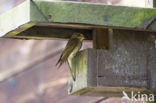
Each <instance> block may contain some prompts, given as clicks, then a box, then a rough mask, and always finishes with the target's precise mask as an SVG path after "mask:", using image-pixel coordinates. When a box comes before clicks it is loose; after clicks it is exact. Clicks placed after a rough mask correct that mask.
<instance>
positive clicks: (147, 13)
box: [0, 0, 156, 40]
mask: <svg viewBox="0 0 156 103" xmlns="http://www.w3.org/2000/svg"><path fill="white" fill-rule="evenodd" d="M121 10H122V12H121ZM15 13H16V16H14V14H15ZM125 15H126V18H125ZM155 15H156V9H149V8H134V7H123V6H110V5H102V4H92V3H74V2H52V1H44V0H39V1H29V0H28V1H25V2H24V3H22V4H20V5H19V6H17V7H15V8H13V9H12V10H11V11H8V12H7V13H4V14H2V15H1V16H0V22H1V24H0V36H1V37H2V36H5V37H15V38H18V37H19V38H28V39H29V38H30V39H47V37H46V36H47V35H38V36H33V37H32V36H30V34H24V36H23V34H22V35H20V33H21V32H23V31H26V30H27V31H28V32H30V31H29V28H31V27H33V26H44V25H46V27H51V28H53V27H54V26H56V27H58V26H61V24H63V25H64V26H65V27H67V28H69V27H70V29H73V28H75V30H76V29H77V30H79V29H80V28H82V29H83V28H84V29H85V30H86V29H87V28H89V29H94V28H96V27H99V26H100V28H110V27H111V28H119V29H131V30H141V31H152V32H155V31H156V26H155V24H156V23H155ZM13 16H14V18H11V17H13ZM41 24H42V25H41ZM50 24H52V25H50ZM74 25H76V26H74ZM72 26H74V27H72ZM30 30H31V29H30ZM39 30H40V29H39ZM59 30H60V28H58V31H59ZM65 31H66V30H65ZM39 32H40V31H39ZM66 32H68V31H66ZM30 33H31V32H30ZM32 33H33V32H32ZM50 33H51V32H49V34H48V35H50ZM6 34H7V35H6ZM51 34H52V33H51ZM31 35H33V34H31ZM59 36H60V37H59ZM48 38H53V36H51V37H48ZM54 38H62V37H61V35H60V34H59V35H58V36H57V37H56V36H55V37H54ZM67 38H69V36H68V37H67ZM87 39H88V40H89V38H87Z"/></svg>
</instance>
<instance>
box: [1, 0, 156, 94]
mask: <svg viewBox="0 0 156 103" xmlns="http://www.w3.org/2000/svg"><path fill="white" fill-rule="evenodd" d="M74 32H80V33H83V34H84V35H85V38H86V40H88V41H93V49H86V50H83V51H81V52H79V53H78V55H77V56H76V57H75V61H76V62H74V68H76V70H77V71H76V72H77V73H76V74H77V76H76V81H72V80H69V93H70V94H71V95H87V96H107V97H113V96H115V97H120V96H122V91H125V92H127V93H129V92H130V91H134V92H138V91H140V92H142V93H153V92H155V91H156V75H155V74H156V48H155V40H156V34H155V33H156V9H154V8H136V7H126V6H110V5H102V4H90V3H73V2H51V1H44V0H43V1H42V0H40V1H38V0H34V1H31V0H30V1H29V0H27V1H25V2H23V3H22V4H20V5H19V6H17V7H15V8H13V9H12V10H10V11H8V12H6V13H4V14H1V15H0V36H1V37H7V38H17V39H54V38H56V39H68V38H70V36H71V35H72V34H73V33H74Z"/></svg>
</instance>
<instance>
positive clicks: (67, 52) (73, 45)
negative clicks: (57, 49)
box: [56, 33, 85, 81]
mask: <svg viewBox="0 0 156 103" xmlns="http://www.w3.org/2000/svg"><path fill="white" fill-rule="evenodd" d="M84 39H85V37H84V35H83V34H81V33H73V35H72V36H71V38H70V39H69V41H68V43H67V45H66V47H65V49H64V50H63V52H62V54H61V56H60V59H59V60H58V62H57V64H56V65H58V64H59V66H58V68H60V66H61V65H62V64H63V63H64V62H68V65H69V70H70V73H71V75H72V78H73V80H74V81H75V79H76V77H75V76H74V75H73V71H72V59H73V58H74V57H75V55H76V54H77V52H78V51H79V50H80V49H81V46H82V41H83V40H84Z"/></svg>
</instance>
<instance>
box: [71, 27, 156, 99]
mask: <svg viewBox="0 0 156 103" xmlns="http://www.w3.org/2000/svg"><path fill="white" fill-rule="evenodd" d="M113 32H114V33H113V37H112V45H111V46H110V49H108V50H96V49H86V50H84V51H82V52H80V54H79V55H81V53H83V52H87V54H88V55H85V56H84V57H85V58H86V56H87V63H85V64H86V66H87V68H83V69H87V70H88V71H91V72H87V74H86V72H80V73H81V75H85V76H86V78H88V79H87V80H88V81H89V83H88V84H87V86H86V87H84V88H82V89H80V91H81V93H82V92H83V91H85V92H84V93H83V94H80V95H89V96H90V95H91V96H108V97H112V96H115V97H118V96H119V97H120V96H122V91H123V90H124V91H126V92H127V93H130V91H135V92H138V91H140V92H142V93H152V92H153V93H154V92H155V91H156V89H155V88H156V85H155V73H156V71H155V67H156V66H155V64H156V63H155V62H156V60H155V55H156V49H155V46H154V45H155V44H154V41H155V37H156V35H155V34H154V33H149V34H147V33H145V32H134V31H122V30H114V31H113ZM80 61H81V59H80ZM81 62H82V61H81ZM81 69H82V68H81ZM87 70H85V71H87ZM80 78H81V77H80ZM78 79H79V78H78ZM85 80H86V79H85ZM91 81H92V82H91ZM81 82H83V81H81ZM73 84H74V85H81V84H77V82H75V83H74V82H73ZM73 89H74V90H76V91H75V92H72V93H71V94H72V95H79V90H77V88H73Z"/></svg>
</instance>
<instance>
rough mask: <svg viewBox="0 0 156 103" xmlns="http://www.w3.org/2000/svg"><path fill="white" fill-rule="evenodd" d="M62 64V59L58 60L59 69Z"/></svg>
mask: <svg viewBox="0 0 156 103" xmlns="http://www.w3.org/2000/svg"><path fill="white" fill-rule="evenodd" d="M61 65H62V62H61V59H59V60H58V62H57V63H56V66H58V67H57V69H59V68H60V67H61Z"/></svg>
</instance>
